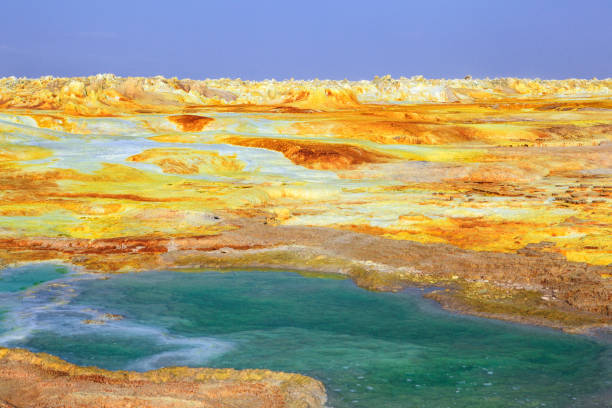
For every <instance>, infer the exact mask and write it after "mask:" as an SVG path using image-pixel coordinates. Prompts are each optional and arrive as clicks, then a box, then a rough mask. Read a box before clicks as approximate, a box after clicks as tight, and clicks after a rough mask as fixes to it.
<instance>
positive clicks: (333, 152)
mask: <svg viewBox="0 0 612 408" xmlns="http://www.w3.org/2000/svg"><path fill="white" fill-rule="evenodd" d="M223 141H224V142H225V143H229V144H233V145H237V146H246V147H257V148H262V149H268V150H275V151H277V152H281V153H282V154H283V155H284V156H285V157H286V158H288V159H289V160H291V161H292V162H293V163H295V164H297V165H300V166H304V167H306V168H309V169H314V170H342V169H350V168H353V167H356V166H359V165H361V164H365V163H384V162H390V161H393V160H394V157H393V156H391V155H389V154H384V153H379V152H375V151H371V150H366V149H363V148H361V147H359V146H352V145H348V144H344V143H319V142H313V141H300V140H291V139H271V138H259V139H258V138H236V137H233V138H225V139H224V140H223Z"/></svg>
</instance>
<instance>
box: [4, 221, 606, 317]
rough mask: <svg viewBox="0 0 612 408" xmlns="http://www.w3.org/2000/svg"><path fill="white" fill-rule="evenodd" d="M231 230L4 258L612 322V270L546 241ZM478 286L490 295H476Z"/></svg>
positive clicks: (260, 224)
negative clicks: (514, 244)
mask: <svg viewBox="0 0 612 408" xmlns="http://www.w3.org/2000/svg"><path fill="white" fill-rule="evenodd" d="M231 224H232V225H233V226H234V228H235V229H232V230H229V231H224V232H222V233H220V234H217V235H211V236H202V237H184V238H178V237H177V238H172V239H167V238H157V239H154V238H151V239H146V238H139V239H130V238H123V239H106V240H75V239H50V238H49V239H42V238H41V239H19V240H17V239H3V240H0V260H3V261H4V263H10V262H15V261H19V260H25V259H64V260H67V261H69V262H72V263H74V264H77V265H82V266H84V267H86V268H88V269H91V270H101V271H104V272H113V271H120V270H124V269H123V268H125V267H126V265H127V267H128V269H130V270H147V269H161V268H171V267H189V268H194V267H238V266H239V267H271V268H290V269H302V270H313V271H320V272H333V273H343V274H347V275H349V276H351V277H352V278H353V279H354V280H355V281H356V282H357V284H359V285H360V286H364V287H367V288H370V289H374V290H397V289H399V288H402V287H404V286H406V285H413V284H435V285H448V287H449V288H452V291H451V292H450V294H446V295H445V296H453V299H454V300H453V302H450V301H444V302H442V303H443V304H446V305H449V306H452V307H453V308H455V309H459V310H462V311H464V312H467V313H475V314H483V313H486V311H487V310H488V311H489V314H488V315H489V316H490V317H492V316H495V317H496V318H501V319H507V320H519V321H523V322H528V323H537V324H544V325H549V326H553V327H561V328H563V327H565V328H575V327H577V326H581V325H587V324H588V325H592V324H610V323H612V319H611V318H612V307H611V305H612V281H611V280H609V279H606V278H605V276H607V275H610V274H612V267H610V266H597V265H589V264H586V263H579V262H569V261H567V260H566V259H565V257H563V256H562V255H560V254H558V253H555V252H548V251H547V249H548V248H549V245H548V244H546V243H544V244H540V245H528V246H527V247H525V248H523V249H521V250H519V251H517V252H516V253H499V252H490V251H472V250H465V249H460V248H457V247H454V246H451V245H447V244H420V243H417V242H412V241H405V240H391V239H385V238H382V237H377V236H372V235H369V234H363V233H356V232H350V231H343V230H336V229H330V228H314V227H299V226H283V225H273V223H272V224H271V223H270V222H269V221H265V220H263V219H261V218H258V217H254V218H250V219H233V220H232V221H231ZM21 251H24V253H23V257H20V256H19V253H20V252H21ZM20 258H21V259H20ZM458 283H461V285H458ZM476 284H477V285H484V288H485V289H487V290H489V291H490V292H489V295H487V296H483V294H482V293H481V292H473V291H472V292H470V291H471V290H472V289H473V288H474V285H476ZM525 294H527V295H525ZM542 297H544V298H545V299H547V300H543V299H542ZM438 299H439V300H442V298H441V297H440V298H438ZM510 300H511V301H510ZM459 304H460V305H461V307H459V306H457V305H459Z"/></svg>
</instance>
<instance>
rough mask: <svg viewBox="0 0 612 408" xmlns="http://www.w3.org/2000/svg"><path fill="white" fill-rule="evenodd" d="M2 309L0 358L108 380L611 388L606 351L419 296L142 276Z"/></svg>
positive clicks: (349, 287)
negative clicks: (257, 378)
mask: <svg viewBox="0 0 612 408" xmlns="http://www.w3.org/2000/svg"><path fill="white" fill-rule="evenodd" d="M1 282H2V281H0V285H1ZM58 283H59V284H58ZM0 289H1V287H0ZM0 296H4V297H5V299H6V302H4V304H5V305H7V307H6V310H7V312H6V314H5V316H4V317H2V316H0V318H1V319H3V320H4V322H3V323H4V326H5V328H4V333H3V334H0V342H2V343H3V344H4V345H11V346H22V347H27V348H29V349H32V350H36V351H46V352H49V353H52V354H55V355H58V356H60V357H62V358H65V359H66V360H68V361H71V362H74V363H77V364H84V365H96V366H100V367H103V368H108V369H136V370H147V369H153V368H158V367H161V366H168V365H189V366H212V367H234V368H268V369H272V370H281V371H290V372H299V373H303V374H307V375H310V376H313V377H316V378H318V379H320V380H321V381H323V382H324V383H325V385H326V388H327V390H328V394H329V397H330V402H329V405H330V406H333V407H436V408H437V407H446V406H448V407H475V406H478V407H514V406H516V407H541V406H548V407H586V406H602V407H603V406H606V404H605V402H606V400H605V398H606V397H609V394H608V395H606V392H609V391H607V390H609V389H610V388H611V387H612V377H611V371H610V355H611V348H610V346H609V345H607V344H600V343H597V342H595V341H593V340H590V339H588V338H585V337H581V336H570V335H565V334H562V333H560V332H556V331H552V330H547V329H540V328H533V327H525V326H519V325H514V324H508V323H502V322H496V321H491V320H486V319H478V318H473V317H465V316H459V315H456V314H451V313H447V312H445V311H442V310H440V309H439V308H438V307H437V306H436V305H435V304H434V303H432V302H430V301H428V300H426V299H423V298H422V296H421V294H420V292H419V291H416V290H413V291H406V292H405V293H399V294H392V293H375V292H369V291H366V290H363V289H360V288H358V287H356V286H355V285H354V284H353V283H352V282H351V281H348V280H337V279H319V278H306V277H304V276H301V275H299V274H296V273H281V272H226V273H220V272H203V273H179V272H151V273H141V274H125V275H119V276H113V277H112V278H110V279H107V280H100V279H99V278H97V277H92V276H87V275H85V276H83V275H76V276H75V275H71V276H68V277H64V278H60V279H57V280H54V281H52V282H50V283H48V284H39V285H38V286H35V287H33V288H29V289H27V290H25V291H22V292H20V293H13V294H8V293H6V294H4V295H2V294H0ZM106 313H111V314H115V315H122V316H123V319H122V320H115V318H116V317H115V318H113V317H109V316H107V315H105V314H106ZM84 321H88V322H89V323H90V324H85V323H83V322H84ZM92 322H93V324H91V323H92ZM102 323H103V324H102Z"/></svg>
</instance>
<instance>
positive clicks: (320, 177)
mask: <svg viewBox="0 0 612 408" xmlns="http://www.w3.org/2000/svg"><path fill="white" fill-rule="evenodd" d="M611 226H612V80H610V79H604V80H595V79H594V80H583V79H568V80H558V81H557V80H546V81H544V80H535V79H534V80H532V79H516V78H497V79H448V80H446V79H425V78H423V77H412V78H399V79H393V78H390V77H377V78H374V79H373V80H371V81H327V80H312V81H293V80H292V81H274V80H267V81H261V82H253V81H242V80H231V79H209V80H202V81H197V80H190V79H177V78H163V77H153V78H122V77H117V76H115V75H111V74H101V75H96V76H90V77H79V78H53V77H43V78H37V79H26V78H13V77H11V78H3V79H0V266H4V265H12V264H16V263H20V262H24V261H27V260H34V259H59V260H63V261H66V262H70V263H74V264H78V265H82V266H84V267H86V268H88V269H89V270H91V271H107V272H123V271H130V270H139V271H140V270H147V269H161V268H172V267H179V266H180V267H185V268H193V267H199V266H201V265H207V266H213V267H214V266H227V267H231V266H233V265H240V266H241V267H248V266H256V267H280V268H293V269H309V270H320V271H325V272H330V271H331V272H339V273H345V274H348V275H350V276H351V277H353V278H354V279H355V280H356V281H357V282H358V283H359V284H360V285H362V286H366V287H370V288H375V289H389V288H397V287H400V286H401V285H403V284H406V282H421V283H431V284H439V285H448V288H449V290H450V292H448V293H450V294H449V295H448V296H451V297H452V298H453V299H452V300H449V299H448V298H447V297H444V296H441V295H440V296H437V297H436V298H437V299H438V300H440V301H441V302H442V303H443V304H445V305H447V306H448V307H452V308H454V309H461V310H464V311H467V312H470V313H477V314H484V315H491V316H494V317H499V318H509V319H519V320H520V319H527V320H529V321H532V322H536V323H538V324H540V323H541V324H548V325H552V326H555V327H566V328H567V327H570V326H571V327H577V326H581V325H584V324H587V323H588V324H595V323H597V324H603V323H606V322H609V320H610V318H611V316H612V310H610V307H609V305H610V304H611V302H612V280H611V279H610V276H612V270H611V268H612V266H611V265H612V239H611V238H610V237H612V227H611ZM334 234H339V235H338V236H336V235H334ZM332 237H333V239H332ZM366 238H368V239H371V240H372V241H369V240H366ZM346 242H348V243H352V244H350V245H349V244H346ZM347 245H348V246H347ZM351 245H352V246H355V247H360V248H361V247H363V246H368V250H365V249H363V248H361V249H359V248H353V247H352V246H351ZM275 251H276V252H275ZM320 257H322V258H320ZM453 277H455V278H453ZM398 282H399V283H398ZM481 284H482V285H485V286H486V290H487V291H488V292H487V293H489V294H499V296H498V295H495V296H493V295H491V296H489V295H484V294H483V293H484V292H482V293H481V292H480V290H481V289H475V288H476V286H474V285H481ZM398 285H399V286H398ZM524 291H527V292H529V296H527V295H526V296H523V294H525V293H527V292H524ZM445 296H446V295H445ZM542 296H544V297H545V298H547V299H550V301H538V300H537V299H540V298H541V297H542ZM508 299H511V301H510V300H508ZM534 299H535V300H534ZM532 301H534V302H536V301H537V302H536V303H533V302H532ZM517 305H522V306H521V307H519V306H517ZM533 310H539V311H538V312H537V313H536V312H533ZM534 313H535V314H534ZM530 319H531V320H530ZM602 322H603V323H602ZM606 324H607V323H606Z"/></svg>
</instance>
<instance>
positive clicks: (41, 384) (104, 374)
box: [0, 348, 327, 408]
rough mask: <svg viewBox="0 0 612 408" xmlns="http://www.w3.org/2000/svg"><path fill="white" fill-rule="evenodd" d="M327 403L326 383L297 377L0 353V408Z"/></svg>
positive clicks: (318, 406) (270, 407)
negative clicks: (120, 366) (99, 364)
mask: <svg viewBox="0 0 612 408" xmlns="http://www.w3.org/2000/svg"><path fill="white" fill-rule="evenodd" d="M326 399H327V398H326V394H325V389H324V387H323V384H321V383H320V382H319V381H316V380H314V379H312V378H309V377H306V376H303V375H299V374H288V373H280V372H272V371H268V370H233V369H210V368H185V367H174V368H173V367H170V368H162V369H158V370H153V371H148V372H144V373H136V372H128V371H107V370H102V369H98V368H94V367H79V366H76V365H74V364H70V363H67V362H65V361H63V360H61V359H59V358H56V357H53V356H50V355H48V354H44V353H38V354H35V353H31V352H29V351H25V350H20V349H13V350H9V349H6V348H0V407H11V408H13V407H19V408H26V407H46V408H68V407H69V408H90V407H106V408H115V407H116V408H123V407H139V408H182V407H184V408H187V407H189V408H196V407H197V408H221V407H230V406H231V407H235V408H241V407H243V408H257V407H260V408H322V407H323V406H324V404H325V401H326Z"/></svg>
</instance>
